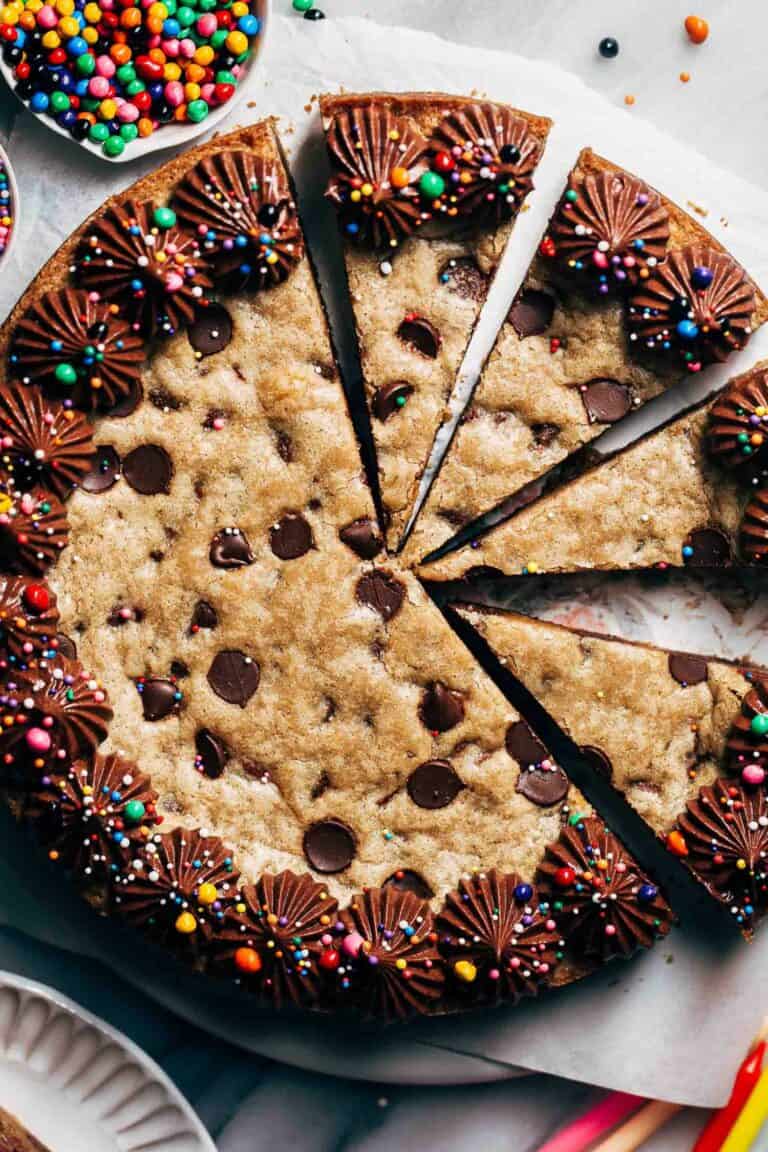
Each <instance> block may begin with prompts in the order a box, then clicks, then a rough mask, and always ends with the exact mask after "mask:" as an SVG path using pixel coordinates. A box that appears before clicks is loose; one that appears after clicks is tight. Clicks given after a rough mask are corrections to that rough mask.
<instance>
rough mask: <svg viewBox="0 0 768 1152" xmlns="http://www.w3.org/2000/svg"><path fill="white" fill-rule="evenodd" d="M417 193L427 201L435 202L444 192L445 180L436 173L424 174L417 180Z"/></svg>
mask: <svg viewBox="0 0 768 1152" xmlns="http://www.w3.org/2000/svg"><path fill="white" fill-rule="evenodd" d="M419 192H421V194H422V196H424V197H426V199H427V200H437V199H439V197H440V196H442V194H443V192H445V180H443V178H442V176H441V175H440V174H439V173H438V172H425V173H424V175H423V176H422V178H421V180H419Z"/></svg>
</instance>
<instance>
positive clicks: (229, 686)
mask: <svg viewBox="0 0 768 1152" xmlns="http://www.w3.org/2000/svg"><path fill="white" fill-rule="evenodd" d="M260 675H261V673H260V671H259V666H258V664H257V663H256V661H255V660H252V659H251V657H250V656H246V654H245V653H244V652H239V651H238V650H237V649H231V648H225V649H224V651H223V652H217V653H216V655H215V656H214V658H213V663H212V664H211V666H210V668H209V669H208V683H209V684H210V686H211V688H212V689H213V691H214V692H215V693H216V695H217V696H219V697H221V699H222V700H226V702H227V703H228V704H238V705H239V706H240V707H241V708H245V706H246V704H247V703H248V701H249V700H250V698H251V696H253V694H254V692H255V691H256V689H257V688H258V686H259V678H260Z"/></svg>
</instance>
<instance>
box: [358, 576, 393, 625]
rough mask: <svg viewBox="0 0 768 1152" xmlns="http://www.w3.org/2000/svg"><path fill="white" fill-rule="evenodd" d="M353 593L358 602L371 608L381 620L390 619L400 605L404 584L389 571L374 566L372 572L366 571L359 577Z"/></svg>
mask: <svg viewBox="0 0 768 1152" xmlns="http://www.w3.org/2000/svg"><path fill="white" fill-rule="evenodd" d="M355 595H356V596H357V599H358V601H359V603H360V604H365V605H367V606H368V607H369V608H373V610H374V612H378V613H379V615H380V616H381V617H382V619H383V620H391V619H392V617H393V616H396V615H397V613H398V612H399V611H400V608H401V607H402V604H403V600H404V599H405V585H404V584H401V583H400V581H399V580H396V579H395V577H394V576H393V575H392V574H391V572H384V571H382V570H381V569H380V568H374V570H373V572H366V574H365V575H364V576H361V577H360V579H359V580H358V582H357V588H356V589H355Z"/></svg>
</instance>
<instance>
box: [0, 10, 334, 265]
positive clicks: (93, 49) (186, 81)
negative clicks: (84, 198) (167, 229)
mask: <svg viewBox="0 0 768 1152" xmlns="http://www.w3.org/2000/svg"><path fill="white" fill-rule="evenodd" d="M177 3H178V0H166V2H164V3H163V2H153V0H101V2H99V3H96V2H93V0H56V3H55V4H41V3H40V0H10V2H9V3H6V4H2V2H0V50H2V53H3V57H4V60H5V62H6V64H8V65H9V66H10V68H11V69H12V72H13V77H14V80H15V86H16V91H17V94H18V95H19V97H20V98H21V99H22V100H24V102H25V103H27V104H28V105H29V107H30V108H31V109H32V111H33V112H35V113H37V114H38V115H46V116H50V117H51V118H52V119H53V120H55V122H56V123H57V124H58V125H60V126H61V127H62V128H63V129H64V130H65V131H67V132H68V133H69V134H70V135H71V136H73V137H74V138H75V139H76V140H89V141H91V142H92V143H95V144H99V145H100V146H101V149H102V151H103V153H104V155H105V156H108V157H111V158H113V159H115V158H117V157H119V156H121V155H122V153H123V152H124V151H125V148H126V145H128V144H130V143H131V142H132V141H133V140H136V139H138V138H142V139H144V138H146V137H148V136H151V135H152V134H153V133H154V132H156V131H158V129H160V128H162V127H163V126H164V125H165V124H168V123H182V124H200V123H201V122H202V121H204V120H205V119H206V118H207V117H208V115H209V114H210V112H211V110H212V108H214V107H219V106H221V105H222V104H225V103H226V102H227V101H228V100H231V98H232V96H233V95H234V92H235V88H236V87H237V84H238V83H239V81H240V80H241V78H242V75H243V65H244V64H245V63H246V61H247V60H248V58H249V56H250V54H251V51H252V48H253V41H254V39H255V38H256V37H257V36H258V35H259V34H260V32H261V21H260V20H259V18H258V17H257V16H255V15H254V14H253V13H252V12H251V11H250V8H249V5H248V4H246V3H244V2H243V0H190V2H189V3H186V4H182V5H179V6H178V7H177ZM301 3H302V4H303V6H302V7H300V8H299V9H298V10H299V11H302V12H304V13H305V14H309V12H308V10H309V9H311V8H312V4H311V0H301ZM321 16H322V13H319V14H318V17H317V18H320V17H321ZM126 128H127V129H128V130H127V131H126ZM1 195H2V172H1V170H0V196H1ZM2 208H3V205H2V201H1V200H0V210H2ZM1 220H2V214H0V221H1ZM0 226H3V227H4V226H5V225H0ZM2 239H3V233H2V231H0V254H2V251H3V247H4V245H3V243H2Z"/></svg>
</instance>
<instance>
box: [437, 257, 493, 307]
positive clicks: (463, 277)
mask: <svg viewBox="0 0 768 1152" xmlns="http://www.w3.org/2000/svg"><path fill="white" fill-rule="evenodd" d="M440 281H441V283H443V284H445V286H446V287H447V288H449V289H450V290H451V292H455V293H456V295H457V296H461V297H463V298H464V299H465V300H475V301H477V302H478V303H480V302H482V301H483V300H485V297H486V296H487V294H488V282H489V279H488V277H487V276H486V275H485V273H484V272H482V271H481V270H480V268H479V266H478V263H477V261H476V260H474V259H473V258H472V257H471V256H460V257H459V258H458V259H457V260H448V262H447V263H445V264H443V266H442V268H441V269H440Z"/></svg>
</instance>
